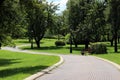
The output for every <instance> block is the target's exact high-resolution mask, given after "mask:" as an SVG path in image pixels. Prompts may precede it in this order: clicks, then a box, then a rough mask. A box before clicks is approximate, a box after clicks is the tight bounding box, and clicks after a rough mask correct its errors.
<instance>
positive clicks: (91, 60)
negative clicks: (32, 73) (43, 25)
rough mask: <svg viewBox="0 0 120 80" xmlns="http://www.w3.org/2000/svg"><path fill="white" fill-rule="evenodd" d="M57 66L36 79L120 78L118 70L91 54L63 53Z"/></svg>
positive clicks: (79, 79) (110, 79)
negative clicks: (60, 63)
mask: <svg viewBox="0 0 120 80" xmlns="http://www.w3.org/2000/svg"><path fill="white" fill-rule="evenodd" d="M63 58H64V59H65V62H64V64H63V65H61V66H60V67H59V68H57V69H55V70H53V71H51V72H49V73H48V74H46V75H44V76H42V77H40V78H38V79H36V80H120V71H119V70H118V69H117V68H116V67H115V66H113V65H111V64H109V63H107V62H104V61H102V60H98V59H96V58H95V57H92V56H77V55H63Z"/></svg>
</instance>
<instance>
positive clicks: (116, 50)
mask: <svg viewBox="0 0 120 80" xmlns="http://www.w3.org/2000/svg"><path fill="white" fill-rule="evenodd" d="M114 39H115V46H114V50H115V52H118V49H117V32H115V38H114Z"/></svg>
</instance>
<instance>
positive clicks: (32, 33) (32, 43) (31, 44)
mask: <svg viewBox="0 0 120 80" xmlns="http://www.w3.org/2000/svg"><path fill="white" fill-rule="evenodd" d="M31 49H33V30H31Z"/></svg>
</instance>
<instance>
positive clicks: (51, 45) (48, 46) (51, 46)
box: [22, 39, 120, 64]
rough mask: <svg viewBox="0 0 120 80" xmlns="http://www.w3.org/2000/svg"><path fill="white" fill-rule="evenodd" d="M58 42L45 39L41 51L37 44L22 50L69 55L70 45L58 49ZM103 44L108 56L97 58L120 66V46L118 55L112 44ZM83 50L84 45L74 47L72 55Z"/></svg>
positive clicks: (102, 55)
mask: <svg viewBox="0 0 120 80" xmlns="http://www.w3.org/2000/svg"><path fill="white" fill-rule="evenodd" d="M56 40H57V39H43V40H42V41H41V48H40V49H38V48H36V45H35V44H34V49H30V46H24V47H22V49H28V50H32V51H38V52H48V53H58V54H70V53H69V45H66V46H64V47H56V46H55V41H56ZM26 41H27V40H26ZM63 41H64V40H63ZM102 43H104V44H106V46H107V52H108V54H99V55H95V56H97V57H101V58H105V59H108V60H110V61H113V62H115V63H117V64H120V54H119V53H120V44H118V53H114V47H111V46H110V42H102ZM83 48H84V45H79V46H78V48H75V47H74V45H73V53H72V54H80V51H81V50H82V49H83Z"/></svg>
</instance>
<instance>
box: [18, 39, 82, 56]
mask: <svg viewBox="0 0 120 80" xmlns="http://www.w3.org/2000/svg"><path fill="white" fill-rule="evenodd" d="M26 41H28V40H26ZM55 41H57V39H45V38H44V39H42V40H41V44H40V46H41V47H40V48H37V47H36V44H35V43H34V49H31V48H30V46H22V47H21V49H27V50H32V51H37V52H47V53H55V54H70V45H68V44H66V46H63V47H57V46H55ZM63 41H64V40H63ZM16 42H17V41H16ZM17 44H19V43H17ZM72 47H73V53H72V54H80V52H81V50H82V49H83V48H84V45H78V48H75V47H74V45H73V46H72Z"/></svg>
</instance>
